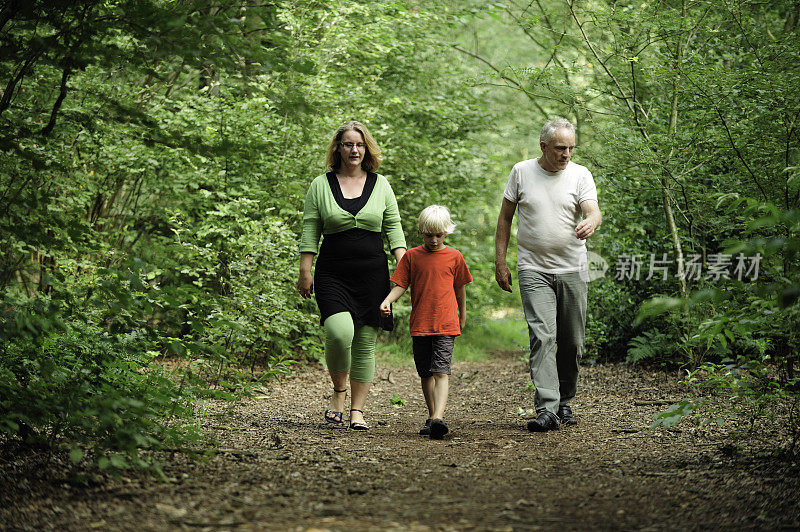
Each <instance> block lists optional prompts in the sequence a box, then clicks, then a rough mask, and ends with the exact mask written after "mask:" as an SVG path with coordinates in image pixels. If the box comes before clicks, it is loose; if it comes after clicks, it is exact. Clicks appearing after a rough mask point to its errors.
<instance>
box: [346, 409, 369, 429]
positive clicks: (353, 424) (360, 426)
mask: <svg viewBox="0 0 800 532" xmlns="http://www.w3.org/2000/svg"><path fill="white" fill-rule="evenodd" d="M350 411H351V412H361V413H362V414H363V413H364V411H363V410H359V409H358V408H351V409H350ZM350 428H351V429H353V430H369V426H368V425H367V424H366V423H363V422H359V421H351V422H350Z"/></svg>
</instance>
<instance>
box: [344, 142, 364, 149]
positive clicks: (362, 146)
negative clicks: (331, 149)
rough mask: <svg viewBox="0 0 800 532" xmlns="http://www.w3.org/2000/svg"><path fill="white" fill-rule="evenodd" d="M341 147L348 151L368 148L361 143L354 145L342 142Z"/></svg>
mask: <svg viewBox="0 0 800 532" xmlns="http://www.w3.org/2000/svg"><path fill="white" fill-rule="evenodd" d="M339 145H340V146H341V147H342V148H344V149H346V150H352V149H353V148H354V147H355V148H358V149H359V150H363V149H364V148H366V147H367V145H366V144H364V143H363V142H359V143H358V144H353V143H352V142H340V143H339Z"/></svg>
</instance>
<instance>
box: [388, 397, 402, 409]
mask: <svg viewBox="0 0 800 532" xmlns="http://www.w3.org/2000/svg"><path fill="white" fill-rule="evenodd" d="M389 404H390V405H392V406H393V407H395V408H402V407H404V406H406V400H405V399H403V398H402V397H400V396H399V395H397V394H394V395H392V397H391V398H390V399H389Z"/></svg>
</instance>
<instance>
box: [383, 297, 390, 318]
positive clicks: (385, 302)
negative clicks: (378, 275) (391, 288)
mask: <svg viewBox="0 0 800 532" xmlns="http://www.w3.org/2000/svg"><path fill="white" fill-rule="evenodd" d="M381 314H383V315H384V317H387V318H388V317H389V316H391V315H392V304H391V303H389V301H388V300H386V299H384V300H383V303H381Z"/></svg>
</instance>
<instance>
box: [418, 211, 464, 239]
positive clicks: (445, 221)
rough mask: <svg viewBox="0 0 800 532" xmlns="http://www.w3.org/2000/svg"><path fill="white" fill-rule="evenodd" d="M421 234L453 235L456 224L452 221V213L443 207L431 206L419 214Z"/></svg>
mask: <svg viewBox="0 0 800 532" xmlns="http://www.w3.org/2000/svg"><path fill="white" fill-rule="evenodd" d="M417 227H418V229H419V232H420V233H422V234H425V233H447V234H448V235H449V234H451V233H452V232H453V231H455V229H456V224H454V223H453V220H451V219H450V211H449V210H448V209H447V207H443V206H442V205H431V206H429V207H425V208H424V209H422V212H421V213H419V225H418V226H417Z"/></svg>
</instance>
